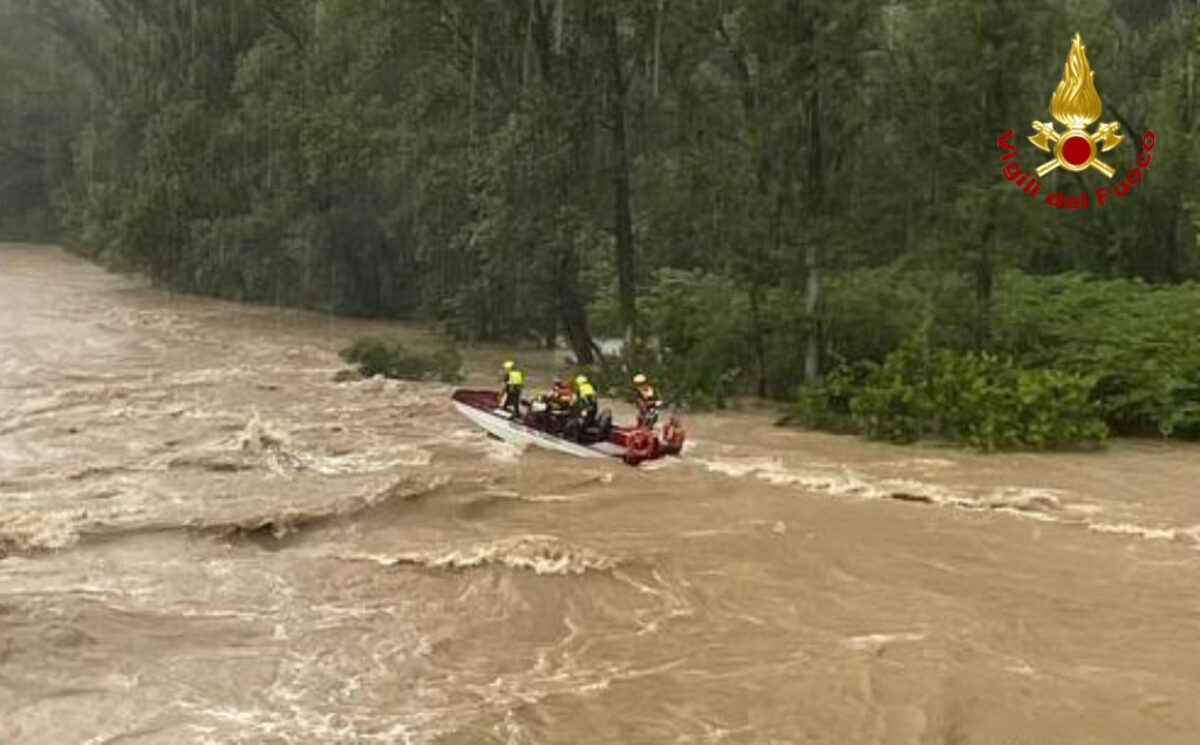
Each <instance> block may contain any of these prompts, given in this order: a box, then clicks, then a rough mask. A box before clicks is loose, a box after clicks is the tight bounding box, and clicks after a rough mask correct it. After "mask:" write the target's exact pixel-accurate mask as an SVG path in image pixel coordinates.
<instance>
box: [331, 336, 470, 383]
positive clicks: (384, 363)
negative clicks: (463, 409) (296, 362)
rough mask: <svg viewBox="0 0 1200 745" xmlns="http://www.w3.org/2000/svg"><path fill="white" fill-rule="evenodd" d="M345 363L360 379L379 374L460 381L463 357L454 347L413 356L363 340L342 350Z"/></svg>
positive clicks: (374, 340)
mask: <svg viewBox="0 0 1200 745" xmlns="http://www.w3.org/2000/svg"><path fill="white" fill-rule="evenodd" d="M341 357H342V359H343V360H345V361H346V362H349V363H352V364H354V365H356V366H357V368H358V372H359V374H361V375H362V376H363V377H368V378H369V377H374V376H376V375H382V376H384V377H387V378H396V379H399V380H418V381H420V380H431V379H436V380H440V381H442V382H443V383H457V382H459V381H460V380H462V374H461V370H462V357H461V356H460V355H459V353H458V352H457V351H456V350H455V349H453V348H444V349H439V350H438V351H436V352H434V353H433V354H432V355H423V354H416V353H413V352H410V351H408V350H407V349H405V348H404V347H403V346H402V345H400V344H393V343H388V342H386V341H384V340H382V339H377V338H374V337H364V338H361V339H358V340H356V341H355V342H354V343H353V344H351V345H350V346H348V347H346V348H345V349H343V350H342V351H341Z"/></svg>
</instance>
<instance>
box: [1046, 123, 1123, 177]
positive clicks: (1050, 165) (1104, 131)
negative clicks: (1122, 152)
mask: <svg viewBox="0 0 1200 745" xmlns="http://www.w3.org/2000/svg"><path fill="white" fill-rule="evenodd" d="M1120 127H1121V123H1120V122H1108V123H1107V124H1101V125H1100V126H1098V127H1097V128H1096V132H1095V134H1092V133H1090V132H1088V131H1087V130H1086V129H1084V128H1082V127H1071V128H1069V129H1067V131H1065V132H1063V133H1062V134H1059V133H1058V132H1055V131H1054V125H1053V124H1051V123H1048V122H1034V123H1033V130H1034V134H1033V135H1032V136H1030V137H1029V141H1030V142H1032V143H1033V144H1034V145H1036V146H1037V147H1038V148H1039V149H1041V150H1042V151H1044V152H1047V153H1048V152H1051V149H1050V143H1056V144H1055V147H1054V151H1053V152H1054V160H1048V161H1046V162H1045V163H1043V164H1041V165H1040V166H1038V167H1037V175H1038V176H1039V177H1041V176H1045V175H1046V174H1047V173H1049V172H1051V171H1053V170H1054V169H1055V168H1058V167H1059V166H1062V167H1063V168H1065V169H1067V170H1068V171H1082V170H1084V169H1086V168H1088V167H1089V166H1090V167H1092V168H1095V169H1096V170H1097V171H1100V172H1101V173H1103V174H1104V175H1105V176H1107V177H1109V178H1112V175H1113V174H1114V173H1116V170H1115V169H1114V168H1113V167H1112V166H1110V165H1108V164H1107V163H1105V162H1104V161H1102V160H1100V159H1099V158H1097V157H1096V146H1097V145H1102V147H1101V148H1100V152H1104V153H1107V152H1108V151H1109V150H1112V149H1113V148H1114V147H1116V146H1117V145H1119V144H1120V143H1121V141H1122V140H1124V139H1125V135H1119V134H1117V130H1118V129H1120ZM1072 141H1077V142H1075V143H1074V144H1072ZM1068 147H1069V151H1068V152H1067V153H1066V154H1065V155H1064V152H1063V151H1064V150H1065V149H1067V148H1068ZM1084 149H1086V155H1087V157H1086V158H1084V157H1083V156H1084V154H1085V152H1084Z"/></svg>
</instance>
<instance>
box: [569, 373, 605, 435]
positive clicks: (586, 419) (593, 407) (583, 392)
mask: <svg viewBox="0 0 1200 745" xmlns="http://www.w3.org/2000/svg"><path fill="white" fill-rule="evenodd" d="M572 408H573V409H574V410H575V415H576V416H578V417H579V422H580V424H582V425H583V426H584V427H590V426H592V424H593V423H595V421H596V413H597V411H598V410H599V404H598V403H597V401H596V388H595V387H594V386H593V385H592V384H591V382H590V381H588V379H587V376H586V375H578V376H576V378H575V400H574V401H573V406H572Z"/></svg>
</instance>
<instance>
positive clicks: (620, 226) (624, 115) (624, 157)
mask: <svg viewBox="0 0 1200 745" xmlns="http://www.w3.org/2000/svg"><path fill="white" fill-rule="evenodd" d="M604 25H605V32H606V36H607V37H608V64H609V78H610V84H611V94H612V95H611V97H610V99H609V104H610V105H611V107H612V145H613V160H614V162H613V195H614V197H615V204H614V216H615V222H616V226H615V227H616V239H617V290H618V296H619V300H620V305H621V325H622V326H623V327H624V332H625V350H626V352H627V353H631V352H632V351H633V345H634V340H635V324H636V321H637V307H636V306H637V299H636V295H635V289H634V254H633V208H632V206H631V205H630V201H631V197H630V186H629V182H630V175H629V171H630V163H629V131H628V118H629V110H628V109H629V107H628V93H629V82H628V80H627V79H626V76H625V72H624V69H623V67H624V65H623V63H622V60H621V50H620V40H619V39H618V36H617V18H616V15H615V14H613V13H607V14H605V18H604Z"/></svg>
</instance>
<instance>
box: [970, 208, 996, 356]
mask: <svg viewBox="0 0 1200 745" xmlns="http://www.w3.org/2000/svg"><path fill="white" fill-rule="evenodd" d="M994 202H995V200H994V199H993V200H991V203H990V204H989V206H988V211H987V222H986V223H985V224H984V227H983V239H982V240H981V241H980V244H979V261H978V262H977V263H976V265H975V308H976V319H975V348H976V349H978V350H980V351H984V350H986V349H987V348H988V347H989V346H991V342H992V289H993V285H994V270H993V258H992V241H993V237H994V236H995V234H996V218H995V214H996V213H995V209H996V205H995V204H994Z"/></svg>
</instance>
